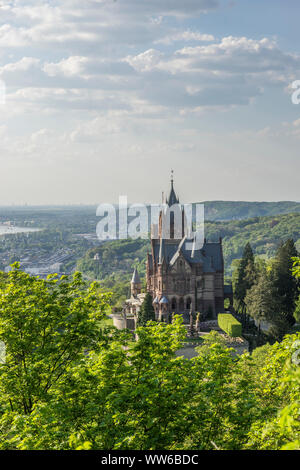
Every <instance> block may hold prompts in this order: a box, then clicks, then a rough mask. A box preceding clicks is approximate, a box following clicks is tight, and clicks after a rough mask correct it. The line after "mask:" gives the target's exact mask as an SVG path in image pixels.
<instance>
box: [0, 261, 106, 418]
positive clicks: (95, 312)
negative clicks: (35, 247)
mask: <svg viewBox="0 0 300 470" xmlns="http://www.w3.org/2000/svg"><path fill="white" fill-rule="evenodd" d="M107 300H108V296H107V294H105V295H104V294H99V293H98V288H97V286H96V284H95V283H94V284H91V285H90V286H89V287H88V286H87V284H86V283H85V282H84V281H83V280H82V277H81V275H80V274H79V273H76V274H75V275H74V276H73V279H72V280H70V281H69V280H68V279H67V278H66V276H63V277H61V278H60V279H57V278H56V279H55V276H49V278H48V279H47V280H42V279H39V278H37V277H33V276H30V275H29V274H27V273H25V272H23V271H21V270H20V268H19V265H18V264H15V265H13V269H12V271H11V272H10V273H9V274H8V276H7V281H6V283H5V286H4V287H3V288H2V290H1V291H0V340H1V341H3V342H4V344H5V346H6V362H5V364H2V365H0V391H1V396H2V403H4V404H5V405H7V404H9V406H10V409H11V410H12V411H16V412H19V413H23V414H25V415H26V414H30V413H31V412H32V410H33V407H34V405H35V404H36V403H38V402H39V401H45V400H47V399H48V396H49V393H50V392H51V391H52V387H53V386H56V385H57V384H58V383H59V382H60V381H62V380H64V377H65V376H66V375H67V374H68V370H69V367H70V366H71V364H72V363H73V362H74V361H75V362H76V361H78V360H80V358H82V357H83V356H84V351H85V350H89V349H93V348H95V347H96V345H97V341H98V339H99V335H100V332H101V329H100V327H99V328H98V324H99V322H100V320H101V318H102V317H103V316H104V311H105V309H106V308H107Z"/></svg>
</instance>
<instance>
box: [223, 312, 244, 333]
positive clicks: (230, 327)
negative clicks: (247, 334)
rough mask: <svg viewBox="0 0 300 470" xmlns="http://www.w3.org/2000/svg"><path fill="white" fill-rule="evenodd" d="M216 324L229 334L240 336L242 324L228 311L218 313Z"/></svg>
mask: <svg viewBox="0 0 300 470" xmlns="http://www.w3.org/2000/svg"><path fill="white" fill-rule="evenodd" d="M218 325H219V327H220V328H221V329H222V330H223V331H225V333H227V334H228V335H229V336H232V337H238V336H242V325H241V324H240V322H238V321H237V320H236V319H235V318H234V317H233V316H232V315H231V314H230V313H219V315H218Z"/></svg>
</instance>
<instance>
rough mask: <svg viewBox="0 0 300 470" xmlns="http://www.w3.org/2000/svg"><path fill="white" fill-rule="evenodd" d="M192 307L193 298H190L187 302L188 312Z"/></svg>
mask: <svg viewBox="0 0 300 470" xmlns="http://www.w3.org/2000/svg"><path fill="white" fill-rule="evenodd" d="M191 305H192V300H191V298H190V297H189V298H188V299H187V300H186V309H187V310H190V309H191Z"/></svg>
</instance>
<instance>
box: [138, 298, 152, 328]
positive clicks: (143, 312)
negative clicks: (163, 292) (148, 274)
mask: <svg viewBox="0 0 300 470" xmlns="http://www.w3.org/2000/svg"><path fill="white" fill-rule="evenodd" d="M152 302H153V299H152V296H151V294H150V293H149V292H147V293H146V295H145V298H144V301H143V303H142V305H141V308H140V311H139V313H138V319H137V326H145V325H146V323H147V322H148V321H154V320H155V312H154V308H153V303H152Z"/></svg>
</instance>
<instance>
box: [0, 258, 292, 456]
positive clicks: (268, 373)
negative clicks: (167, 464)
mask: <svg viewBox="0 0 300 470" xmlns="http://www.w3.org/2000/svg"><path fill="white" fill-rule="evenodd" d="M0 288H1V291H0V296H1V298H0V301H1V302H0V336H1V338H0V339H1V340H4V341H5V343H6V346H7V358H6V364H1V365H0V375H1V381H0V391H1V394H0V449H2V450H3V449H21V450H28V449H32V450H39V449H49V450H51V449H57V450H62V449H67V450H70V449H78V450H84V449H86V450H88V449H91V450H96V449H105V450H133V449H137V450H139V449H140V450H148V449H153V450H163V449H167V450H168V449H170V450H176V449H183V450H184V449H191V450H211V449H220V450H232V449H237V450H238V449H253V450H256V449H274V450H275V449H300V442H299V441H300V429H299V413H300V375H299V365H297V361H295V360H294V359H293V358H294V357H295V356H294V354H295V352H296V350H297V347H298V346H297V344H298V345H299V342H300V333H298V334H297V335H296V334H295V335H288V336H286V337H285V338H284V339H283V341H282V342H281V343H275V344H274V345H272V346H271V345H265V346H263V347H262V348H258V349H256V350H255V351H254V353H253V355H252V356H250V355H249V354H248V353H247V354H243V355H241V356H237V355H236V354H234V350H232V349H229V348H227V347H226V344H225V343H224V339H223V338H222V336H221V335H219V334H218V333H217V332H211V333H210V334H209V335H207V336H206V337H205V340H204V344H203V345H202V346H200V347H199V348H198V356H196V357H194V358H193V359H191V360H188V359H185V358H184V357H182V356H180V357H178V356H177V354H178V350H179V349H180V348H182V345H183V344H184V342H185V340H186V329H185V328H184V327H183V326H182V320H181V318H179V317H177V316H175V317H174V319H173V324H165V323H157V322H148V323H147V326H146V327H139V328H138V329H137V339H136V340H135V341H134V340H133V338H132V334H131V333H130V332H128V331H126V330H124V331H119V330H116V329H115V328H113V327H110V326H107V327H106V328H103V324H102V321H103V318H104V313H103V312H104V310H105V309H106V308H107V298H108V297H107V296H105V295H104V294H101V293H99V287H98V286H97V285H95V284H93V285H91V286H90V287H89V286H87V285H86V283H84V282H83V280H82V278H81V276H80V275H79V274H76V275H75V276H74V278H73V279H71V280H69V281H68V280H67V279H66V278H62V279H60V280H59V279H55V278H53V279H48V280H47V281H42V280H40V279H38V278H34V277H31V276H28V275H27V274H25V273H23V272H21V271H20V270H19V269H18V266H15V267H14V270H13V271H12V272H11V273H9V274H8V275H7V276H4V277H3V279H2V280H1V283H0Z"/></svg>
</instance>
